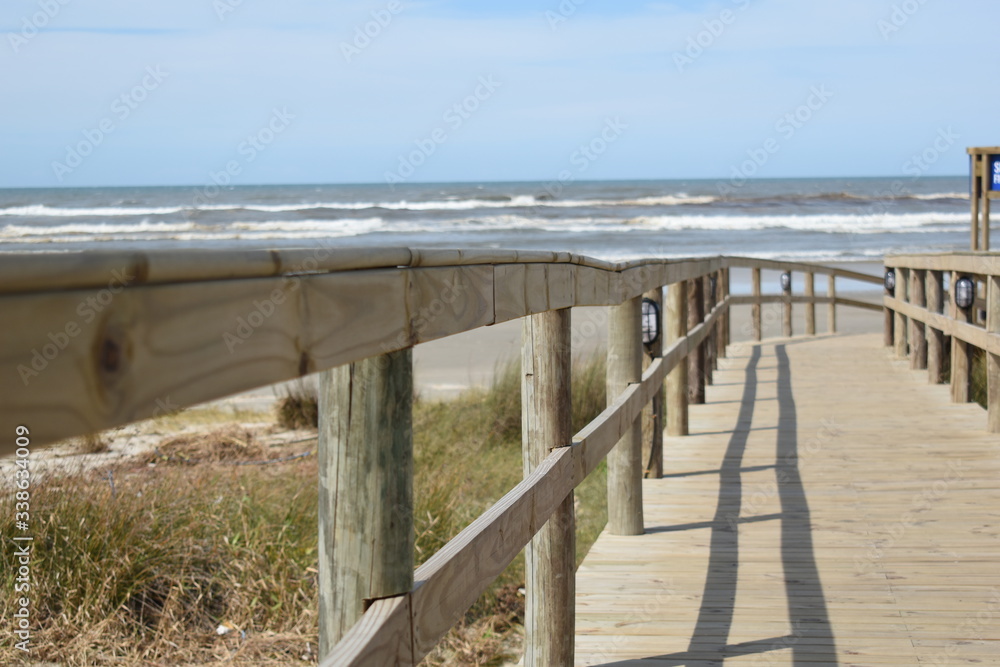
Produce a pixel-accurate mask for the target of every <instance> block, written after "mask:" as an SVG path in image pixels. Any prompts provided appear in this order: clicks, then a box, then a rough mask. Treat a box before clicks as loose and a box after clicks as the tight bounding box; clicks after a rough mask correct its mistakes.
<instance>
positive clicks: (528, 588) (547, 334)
mask: <svg viewBox="0 0 1000 667" xmlns="http://www.w3.org/2000/svg"><path fill="white" fill-rule="evenodd" d="M570 322H571V320H570V310H569V309H568V308H567V309H563V310H553V311H549V312H545V313H539V314H537V315H530V316H528V317H525V318H524V320H523V323H522V328H521V442H522V459H523V464H524V466H523V467H524V474H525V476H527V475H529V474H530V473H531V471H532V470H534V469H535V467H536V466H538V464H540V463H541V462H542V461H543V460H545V457H546V456H548V455H549V452H550V451H552V450H553V449H556V448H558V447H567V446H569V445H570V444H572V439H573V430H572V423H571V415H572V402H571V394H570V387H571V377H570V374H571V370H570V369H571V365H572V364H571V360H572V349H571V343H570V336H571V328H570ZM525 595H526V597H525V619H524V629H525V643H524V664H525V665H528V666H529V667H530V666H544V665H565V666H566V667H569V666H571V665H572V664H573V642H574V634H575V631H574V620H575V614H574V608H575V604H576V601H575V595H576V518H575V515H574V511H573V492H572V491H570V492H569V495H567V496H566V498H565V499H564V500H563V502H562V504H561V505H560V506H559V508H558V509H557V510H556V511H555V513H554V514H553V515H552V517H551V518H550V519H549V520H548V521H547V522H546V523H545V525H544V526H542V528H541V530H539V531H538V532H537V533H536V534H535V536H534V537H533V538H531V542H529V543H528V545H527V547H525Z"/></svg>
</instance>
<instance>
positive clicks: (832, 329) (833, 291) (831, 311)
mask: <svg viewBox="0 0 1000 667" xmlns="http://www.w3.org/2000/svg"><path fill="white" fill-rule="evenodd" d="M826 295H827V297H829V299H830V301H829V304H830V305H829V306H827V308H828V310H827V315H826V320H827V331H828V332H829V333H832V334H835V333H837V304H839V303H844V304H848V305H854V306H858V305H859V303H860V302H859V303H850V301H849V300H848V299H840V298H838V297H837V276H836V275H831V276H828V277H827V279H826ZM862 307H863V306H862Z"/></svg>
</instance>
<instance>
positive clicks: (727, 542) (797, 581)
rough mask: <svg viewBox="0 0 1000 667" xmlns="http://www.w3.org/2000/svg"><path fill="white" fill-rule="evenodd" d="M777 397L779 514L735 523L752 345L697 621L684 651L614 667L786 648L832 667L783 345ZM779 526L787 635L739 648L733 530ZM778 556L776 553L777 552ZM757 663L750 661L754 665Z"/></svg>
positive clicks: (710, 660) (697, 661) (704, 661)
mask: <svg viewBox="0 0 1000 667" xmlns="http://www.w3.org/2000/svg"><path fill="white" fill-rule="evenodd" d="M775 356H776V357H777V362H778V366H777V370H778V379H777V400H778V406H779V418H778V424H779V426H778V428H777V433H776V443H777V444H776V451H775V464H774V466H773V467H774V470H775V477H776V480H777V484H778V496H779V500H780V503H781V513H780V514H776V515H767V516H763V517H753V518H749V519H740V518H739V517H740V512H741V509H742V504H743V483H742V477H741V476H742V474H743V473H744V472H749V469H744V468H743V457H744V452H745V451H746V446H747V441H748V438H749V435H750V432H751V431H752V422H753V414H754V405H755V403H756V400H757V387H758V385H759V384H760V383H759V382H758V379H757V370H758V367H759V362H760V357H761V348H760V347H759V346H756V347H754V348H753V352H752V355H751V357H750V360H749V363H748V364H747V367H746V372H745V382H744V387H743V397H742V401H741V403H740V411H739V415H738V417H737V421H736V425H735V426H734V429H733V432H732V436H731V437H730V440H729V444H728V446H727V448H726V453H725V457H724V459H723V461H722V466H721V468H720V470H719V475H720V484H719V496H718V504H717V506H716V511H715V516H714V518H713V519H712V521H711V523H710V526H709V527H711V531H712V532H711V547H710V555H709V563H708V576H707V578H706V581H705V588H704V591H703V593H702V603H701V608H700V609H699V612H698V620H697V623H696V625H695V629H694V633H693V635H692V637H691V641H690V644H689V645H688V650H687V651H684V652H679V653H672V654H666V655H656V656H648V657H647V658H645V659H643V660H627V661H621V662H615V663H607V664H609V665H610V664H614V665H639V664H642V663H643V662H644V660H653V661H656V664H657V665H678V666H679V665H711V664H719V665H721V664H722V661H723V660H724V659H725V658H731V657H736V656H752V655H757V656H758V657H759V658H760V661H759V664H762V665H764V664H770V660H769V658H768V655H767V654H768V652H770V651H777V650H788V649H790V650H791V651H792V661H793V664H794V665H796V666H800V667H807V666H813V665H818V664H822V665H837V664H838V662H837V649H836V642H835V638H834V634H833V628H832V627H831V624H830V619H829V614H828V611H827V606H826V600H825V599H824V597H823V588H822V584H821V583H820V578H819V569H818V567H817V565H816V556H815V551H814V549H813V542H812V533H811V522H810V515H809V505H808V503H807V501H806V494H805V489H804V488H803V486H802V478H801V476H800V474H799V466H798V462H799V453H798V424H797V418H796V411H795V398H794V396H793V394H792V378H791V367H790V364H789V360H788V354H787V352H786V350H785V345H777V346H776V347H775ZM773 520H779V521H781V554H780V556H781V563H782V566H783V567H784V569H785V572H786V573H787V574H786V575H785V577H784V579H785V597H786V599H787V602H788V618H789V620H790V625H791V630H792V632H791V633H790V634H788V635H785V636H783V637H764V638H761V639H757V640H754V641H748V642H742V643H738V644H730V643H729V634H730V631H731V629H732V624H733V616H734V613H735V611H736V610H735V600H736V592H737V585H738V581H739V565H740V555H739V554H740V551H739V546H740V544H739V530H738V528H739V525H740V524H742V523H748V522H751V521H773ZM700 527H706V526H705V524H704V523H698V524H685V525H682V526H666V527H661V528H651V529H650V530H649V531H647V532H669V531H674V530H688V529H692V528H700ZM775 556H776V558H777V554H775ZM755 664H756V662H755Z"/></svg>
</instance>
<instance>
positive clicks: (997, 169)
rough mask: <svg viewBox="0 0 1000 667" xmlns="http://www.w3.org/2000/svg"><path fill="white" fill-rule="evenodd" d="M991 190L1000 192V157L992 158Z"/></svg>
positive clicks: (992, 156) (994, 156) (993, 156)
mask: <svg viewBox="0 0 1000 667" xmlns="http://www.w3.org/2000/svg"><path fill="white" fill-rule="evenodd" d="M990 190H1000V155H991V156H990Z"/></svg>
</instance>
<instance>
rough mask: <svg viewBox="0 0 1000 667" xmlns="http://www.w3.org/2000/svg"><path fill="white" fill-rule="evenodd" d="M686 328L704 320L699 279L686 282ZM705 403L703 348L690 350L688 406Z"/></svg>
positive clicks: (702, 291)
mask: <svg viewBox="0 0 1000 667" xmlns="http://www.w3.org/2000/svg"><path fill="white" fill-rule="evenodd" d="M687 286H688V293H687V316H688V321H687V326H688V330H689V331H690V330H691V329H694V328H695V327H696V326H698V325H699V324H701V323H702V322H703V321H704V319H705V285H704V282H703V281H702V280H701V279H700V278H699V279H697V280H689V281H687ZM704 402H705V346H704V345H699V346H697V347H695V348H692V349H691V353H690V354H689V355H688V404H689V405H699V404H701V403H704Z"/></svg>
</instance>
